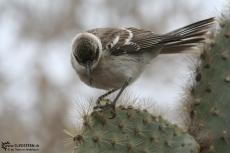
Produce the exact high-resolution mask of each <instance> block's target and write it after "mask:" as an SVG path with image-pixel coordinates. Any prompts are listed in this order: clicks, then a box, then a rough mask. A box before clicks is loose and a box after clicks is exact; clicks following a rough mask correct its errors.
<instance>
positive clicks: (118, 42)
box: [87, 27, 162, 55]
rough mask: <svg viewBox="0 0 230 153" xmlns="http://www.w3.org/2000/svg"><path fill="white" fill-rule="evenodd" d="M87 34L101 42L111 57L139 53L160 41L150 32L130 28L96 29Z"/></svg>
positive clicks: (160, 38) (159, 37)
mask: <svg viewBox="0 0 230 153" xmlns="http://www.w3.org/2000/svg"><path fill="white" fill-rule="evenodd" d="M87 32H90V33H92V34H94V35H96V36H97V37H98V38H99V39H100V40H101V43H102V47H103V49H105V50H108V51H109V52H110V54H112V55H121V54H132V53H139V52H141V51H142V50H143V49H146V48H150V47H154V46H155V45H156V44H157V43H159V42H160V41H161V40H162V36H160V35H157V34H155V33H153V32H151V31H147V30H142V29H137V28H131V27H130V28H122V29H118V28H97V29H92V30H89V31H87Z"/></svg>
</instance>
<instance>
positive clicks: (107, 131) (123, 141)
mask: <svg viewBox="0 0 230 153" xmlns="http://www.w3.org/2000/svg"><path fill="white" fill-rule="evenodd" d="M110 117H111V112H110V111H109V110H107V111H100V112H99V111H97V112H93V113H92V114H91V115H89V116H85V117H84V127H83V128H84V130H83V132H82V133H81V134H78V135H77V136H76V137H75V138H74V141H75V143H76V145H77V147H76V148H77V149H76V151H75V153H198V152H199V145H198V144H197V142H196V141H195V140H194V139H193V137H191V136H190V135H189V134H187V133H185V132H183V131H181V130H180V129H179V128H178V127H176V126H175V125H171V124H170V123H168V122H166V121H164V120H163V119H162V118H161V117H154V116H152V115H151V114H150V113H148V112H147V111H141V110H138V109H134V108H132V107H129V108H124V107H122V106H120V107H117V108H116V117H115V118H113V119H111V118H110Z"/></svg>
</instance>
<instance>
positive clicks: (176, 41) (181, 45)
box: [161, 18, 215, 54]
mask: <svg viewBox="0 0 230 153" xmlns="http://www.w3.org/2000/svg"><path fill="white" fill-rule="evenodd" d="M214 23H215V18H209V19H206V20H202V21H199V22H196V23H193V24H190V25H188V26H185V27H182V28H180V29H177V30H174V31H172V32H169V33H167V34H165V39H163V40H162V41H161V44H163V45H164V47H163V49H162V51H161V53H162V54H169V53H180V52H183V51H186V50H188V49H189V48H192V47H195V46H197V45H198V44H199V43H202V42H204V41H205V40H206V39H207V36H206V35H207V33H208V32H209V30H210V28H211V27H212V26H213V25H214Z"/></svg>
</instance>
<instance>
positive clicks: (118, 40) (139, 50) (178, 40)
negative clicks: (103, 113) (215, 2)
mask: <svg viewBox="0 0 230 153" xmlns="http://www.w3.org/2000/svg"><path fill="white" fill-rule="evenodd" d="M214 23H215V18H214V17H211V18H208V19H204V20H201V21H198V22H195V23H192V24H189V25H187V26H184V27H182V28H179V29H176V30H173V31H171V32H168V33H165V34H157V33H154V32H152V31H150V30H145V29H141V28H135V27H123V28H114V27H103V28H94V29H90V30H87V31H85V32H81V33H78V34H77V35H76V36H75V37H74V38H73V40H72V52H71V63H72V67H73V68H74V70H75V71H76V72H77V74H78V76H79V78H80V80H81V81H82V82H84V83H85V84H87V85H89V86H91V87H94V88H98V89H104V90H107V91H108V92H107V93H105V94H103V95H102V96H100V97H99V98H98V100H97V104H98V101H100V100H102V99H103V98H105V97H106V96H108V95H110V94H111V93H113V92H115V91H117V90H120V91H119V93H118V94H117V96H116V97H115V99H114V100H113V101H112V103H110V104H108V106H112V107H113V108H114V107H115V105H116V102H117V99H118V98H119V97H120V95H121V94H122V92H123V91H124V89H125V88H126V87H127V86H128V85H130V84H132V83H133V82H135V80H137V78H138V77H139V76H140V74H141V73H142V72H143V71H144V69H145V66H146V65H147V64H149V63H150V62H151V61H152V60H154V58H155V57H156V56H158V55H159V54H175V53H184V52H189V51H190V50H193V49H194V48H196V47H198V46H199V44H202V43H204V42H206V40H207V38H208V37H207V34H208V33H209V32H210V29H211V27H212V26H213V25H214ZM103 107H105V108H107V105H106V106H103ZM103 107H102V106H99V108H103Z"/></svg>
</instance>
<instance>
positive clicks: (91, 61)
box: [71, 32, 102, 79]
mask: <svg viewBox="0 0 230 153" xmlns="http://www.w3.org/2000/svg"><path fill="white" fill-rule="evenodd" d="M101 53H102V44H101V41H100V39H99V38H98V37H96V36H95V35H93V34H91V33H87V32H86V33H79V34H77V35H76V36H75V38H74V39H73V43H72V55H71V56H72V57H71V59H72V64H73V66H74V67H75V68H76V69H80V70H81V71H85V72H86V74H87V76H88V78H89V79H91V71H92V69H94V68H95V67H96V66H97V64H98V62H99V60H100V57H101Z"/></svg>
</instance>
